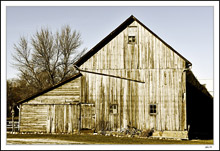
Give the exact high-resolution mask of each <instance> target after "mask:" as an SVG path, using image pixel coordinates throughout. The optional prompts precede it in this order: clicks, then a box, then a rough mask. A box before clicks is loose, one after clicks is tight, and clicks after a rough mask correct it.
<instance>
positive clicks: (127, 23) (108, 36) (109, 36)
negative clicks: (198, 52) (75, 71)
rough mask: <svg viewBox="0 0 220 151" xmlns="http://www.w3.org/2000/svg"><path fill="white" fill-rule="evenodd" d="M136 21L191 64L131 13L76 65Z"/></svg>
mask: <svg viewBox="0 0 220 151" xmlns="http://www.w3.org/2000/svg"><path fill="white" fill-rule="evenodd" d="M134 21H137V22H138V23H139V24H140V25H141V26H143V27H144V28H145V29H146V30H148V31H149V32H150V33H151V34H153V35H154V36H155V37H156V38H158V39H159V40H160V41H161V42H162V43H164V44H165V45H166V46H167V47H168V48H170V49H171V50H172V51H174V52H175V53H176V54H177V55H179V56H180V57H181V58H182V59H183V60H185V61H186V66H191V65H192V63H191V62H190V61H188V60H187V59H186V58H184V57H183V56H182V55H181V54H180V53H178V52H177V51H176V50H175V49H173V48H172V47H171V46H170V45H169V44H167V43H166V42H165V41H163V40H162V39H161V38H160V37H159V36H157V35H156V34H155V33H154V32H153V31H151V30H150V29H149V28H148V27H146V26H145V25H144V24H143V23H142V22H140V21H139V20H138V19H137V18H136V17H134V16H133V15H131V16H130V17H129V18H127V19H126V20H125V21H124V22H123V23H122V24H121V25H119V26H118V27H117V28H116V29H115V30H113V31H112V32H111V33H110V34H109V35H107V36H106V37H105V38H104V39H103V40H101V41H100V42H99V43H98V44H97V45H95V46H94V47H93V48H92V49H90V50H89V51H88V52H87V53H86V54H84V55H83V56H82V57H81V58H80V59H79V60H78V61H77V62H76V63H75V65H76V66H78V67H79V66H81V65H82V64H83V63H84V62H86V61H87V60H88V59H89V58H90V57H92V56H93V55H94V54H95V53H97V52H98V51H99V50H100V49H101V48H102V47H104V46H105V45H106V44H107V43H108V42H110V41H111V40H112V39H113V38H115V37H116V36H117V35H118V34H119V33H120V32H122V31H123V30H124V29H125V28H127V27H128V26H129V25H130V24H131V23H132V22H134Z"/></svg>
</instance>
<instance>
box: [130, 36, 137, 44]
mask: <svg viewBox="0 0 220 151" xmlns="http://www.w3.org/2000/svg"><path fill="white" fill-rule="evenodd" d="M128 43H129V44H134V43H136V37H135V36H128Z"/></svg>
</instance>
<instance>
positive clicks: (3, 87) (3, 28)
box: [1, 1, 219, 150]
mask: <svg viewBox="0 0 220 151" xmlns="http://www.w3.org/2000/svg"><path fill="white" fill-rule="evenodd" d="M7 6H213V7H214V31H215V32H214V92H216V93H214V122H215V126H214V145H107V146H106V145H105V146H102V145H90V146H89V149H91V150H99V149H100V148H101V149H102V150H109V149H111V150H116V149H117V150H122V149H123V150H124V149H129V150H137V149H139V150H155V149H157V150H158V149H159V150H160V149H161V150H178V149H183V148H184V150H195V149H196V150H197V149H201V150H218V149H219V93H218V92H219V72H218V71H219V2H218V1H69V2H68V1H8V2H6V1H2V2H1V31H2V34H1V44H2V45H1V50H2V51H1V63H2V66H1V82H2V84H1V94H2V95H1V113H2V114H1V145H2V146H1V149H4V150H13V149H20V150H30V149H31V148H33V149H39V150H41V149H43V150H45V149H47V150H50V149H53V150H64V149H65V150H72V149H75V150H82V149H87V148H88V145H77V147H76V146H73V145H6V101H5V100H6V7H7ZM207 146H208V147H211V148H206V147H207Z"/></svg>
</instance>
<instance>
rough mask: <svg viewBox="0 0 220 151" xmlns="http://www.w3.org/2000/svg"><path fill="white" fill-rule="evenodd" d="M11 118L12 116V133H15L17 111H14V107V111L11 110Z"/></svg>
mask: <svg viewBox="0 0 220 151" xmlns="http://www.w3.org/2000/svg"><path fill="white" fill-rule="evenodd" d="M11 116H12V133H14V116H15V111H14V108H13V107H12V110H11Z"/></svg>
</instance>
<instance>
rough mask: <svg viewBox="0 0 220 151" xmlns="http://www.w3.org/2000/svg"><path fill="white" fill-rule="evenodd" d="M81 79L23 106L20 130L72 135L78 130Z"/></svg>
mask: <svg viewBox="0 0 220 151" xmlns="http://www.w3.org/2000/svg"><path fill="white" fill-rule="evenodd" d="M80 96H81V77H79V78H77V79H75V80H72V81H70V82H68V83H66V84H64V85H62V86H60V87H58V88H55V89H53V90H51V91H49V92H47V93H44V94H43V95H40V96H38V97H36V98H34V99H32V100H30V101H28V102H25V103H23V104H22V105H21V111H20V112H21V115H20V125H21V126H20V130H21V132H23V131H35V132H36V131H38V132H47V133H66V132H68V133H72V132H73V130H74V129H78V119H79V105H76V103H74V102H79V101H80Z"/></svg>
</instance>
